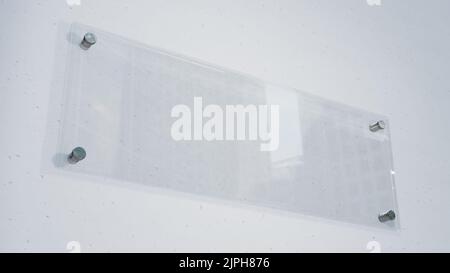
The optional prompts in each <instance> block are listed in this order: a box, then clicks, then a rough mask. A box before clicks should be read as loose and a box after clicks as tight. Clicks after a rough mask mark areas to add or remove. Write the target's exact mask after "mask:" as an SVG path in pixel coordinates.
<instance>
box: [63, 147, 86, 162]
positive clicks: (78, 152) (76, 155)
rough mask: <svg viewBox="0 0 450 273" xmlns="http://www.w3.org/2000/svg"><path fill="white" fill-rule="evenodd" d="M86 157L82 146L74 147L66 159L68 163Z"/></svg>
mask: <svg viewBox="0 0 450 273" xmlns="http://www.w3.org/2000/svg"><path fill="white" fill-rule="evenodd" d="M85 158H86V150H84V149H83V148H82V147H76V148H75V149H73V150H72V152H71V153H70V155H69V157H68V158H67V161H69V163H70V164H75V163H77V162H78V161H81V160H83V159H85Z"/></svg>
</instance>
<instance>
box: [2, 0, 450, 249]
mask: <svg viewBox="0 0 450 273" xmlns="http://www.w3.org/2000/svg"><path fill="white" fill-rule="evenodd" d="M68 1H69V2H71V1H70V0H68ZM72 2H76V0H72ZM449 12H450V2H449V1H447V0H435V1H425V0H423V1H419V0H396V1H394V0H390V1H389V0H382V5H381V6H369V5H368V4H367V3H366V1H365V0H347V1H332V0H329V1H325V0H320V1H317V0H314V1H312V0H310V1H294V0H292V1H286V0H283V1H280V0H270V1H269V0H267V1H261V0H259V1H256V0H251V1H238V0H236V1H225V0H222V1H218V0H217V1H210V0H209V1H206V0H205V1H197V0H196V1H186V0H179V1H163V0H160V1H154V0H153V1H149V0H130V1H124V0H121V1H119V0H117V1H111V0H104V1H100V0H96V1H93V0H81V5H80V6H73V7H70V6H69V5H68V4H67V3H66V1H65V0H58V1H56V0H54V1H29V0H2V1H0V251H62V252H64V251H67V250H66V244H67V242H69V241H72V240H76V241H79V242H80V243H81V247H82V251H151V252H156V251H178V252H182V251H227V252H228V251H276V252H279V251H289V252H290V251H295V252H297V251H358V252H367V251H368V250H367V249H366V245H367V243H368V242H369V241H373V240H376V241H378V242H379V243H380V244H381V250H382V251H386V252H387V251H450V231H449V230H450V213H449V212H448V208H449V207H450V160H449V154H450V144H449V141H450V107H449V104H450V77H449V75H448V74H449V71H450V69H449V68H450V65H449V64H450V53H449V49H450V29H449V28H448V26H449V25H450V18H449V16H448V14H449ZM62 21H65V22H68V23H70V22H73V21H77V22H80V23H84V24H88V25H92V26H95V27H97V28H100V29H104V30H106V31H109V32H113V33H115V34H118V35H122V36H125V37H128V38H130V39H133V40H137V41H140V42H143V43H146V44H149V45H154V46H157V47H161V48H165V49H168V50H170V51H174V52H179V53H181V54H184V55H187V56H192V57H195V58H197V59H203V60H205V61H207V62H210V63H216V64H218V65H220V66H224V67H229V68H232V69H235V70H238V71H243V72H245V73H249V74H253V75H255V76H257V77H259V78H262V79H265V80H267V81H270V82H276V83H281V84H283V85H287V86H292V87H295V88H298V89H302V90H305V91H309V92H311V93H314V94H317V95H320V96H322V97H325V98H330V99H333V100H335V101H339V102H343V103H346V104H348V105H353V106H357V107H359V108H363V109H367V110H369V111H373V112H377V113H381V114H385V115H387V116H389V118H390V123H391V134H392V145H393V154H394V166H395V169H396V185H397V197H398V202H399V206H400V211H399V214H400V215H401V225H402V229H401V231H400V232H399V233H390V232H382V231H377V230H367V229H365V228H361V227H357V226H349V225H340V224H336V223H330V222H327V221H320V220H316V219H309V218H306V217H301V216H298V217H293V216H292V215H282V214H277V213H275V212H267V211H265V210H264V209H254V208H253V209H249V208H245V207H242V206H236V207H235V206H230V205H227V204H222V203H215V202H209V201H199V200H194V199H189V198H181V197H179V196H177V195H171V194H161V193H158V192H152V191H151V190H150V191H145V190H141V189H140V188H133V187H120V186H116V185H113V184H108V183H95V182H93V181H88V180H80V179H77V178H74V177H70V176H63V175H52V174H46V173H44V172H43V170H42V167H41V166H42V162H41V161H42V160H41V159H42V155H43V153H45V150H43V148H44V145H43V143H44V140H45V137H46V136H45V133H46V125H47V111H48V109H49V105H48V104H49V99H50V98H49V95H50V89H51V82H52V80H53V78H52V77H53V69H54V63H55V46H56V45H57V39H61V37H58V36H57V30H58V24H59V23H60V22H62Z"/></svg>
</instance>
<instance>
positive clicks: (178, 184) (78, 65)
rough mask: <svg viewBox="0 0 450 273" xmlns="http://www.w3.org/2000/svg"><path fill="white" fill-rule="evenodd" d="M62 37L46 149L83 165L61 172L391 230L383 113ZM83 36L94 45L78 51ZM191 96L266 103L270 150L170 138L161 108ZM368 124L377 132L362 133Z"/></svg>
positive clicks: (135, 50) (120, 42)
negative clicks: (54, 133) (271, 128)
mask: <svg viewBox="0 0 450 273" xmlns="http://www.w3.org/2000/svg"><path fill="white" fill-rule="evenodd" d="M71 31H72V33H71V35H69V36H70V40H71V46H70V52H69V54H68V58H67V62H66V66H67V69H66V72H65V79H64V81H65V84H64V90H62V92H64V98H63V100H64V101H63V105H64V107H63V111H62V115H63V116H62V117H61V128H60V133H59V143H58V144H57V145H58V151H60V152H61V153H66V154H68V153H70V151H71V150H72V149H73V148H74V147H78V146H81V147H83V148H85V150H86V152H87V157H86V159H84V160H82V161H80V162H78V163H77V164H65V165H63V166H60V168H62V169H63V170H65V171H70V172H78V173H85V174H89V175H95V176H103V177H109V178H113V179H120V180H126V181H129V182H132V183H141V184H145V185H148V186H152V187H163V188H168V189H172V190H176V191H182V192H188V193H194V194H199V195H205V196H208V197H217V198H224V199H227V200H236V201H238V202H243V203H248V204H252V205H258V206H263V207H269V208H272V209H277V210H286V211H291V212H295V213H301V214H305V215H311V216H315V217H321V218H326V219H331V220H337V221H343V222H349V223H355V224H361V225H366V226H372V227H379V228H388V229H396V228H397V227H398V219H396V220H395V221H389V222H386V223H381V222H380V221H379V220H378V215H379V214H380V213H383V212H386V211H388V210H394V211H395V212H397V206H396V200H395V190H394V181H393V167H392V155H391V147H390V138H389V123H388V121H387V119H386V117H384V116H380V115H377V114H372V113H368V112H366V111H362V110H358V109H355V108H352V107H349V106H345V105H342V104H339V103H335V102H332V101H329V100H325V99H322V98H318V97H315V96H313V95H310V94H307V93H304V92H300V91H298V90H293V89H289V88H284V87H278V86H275V85H273V84H267V83H265V82H263V81H261V80H258V79H255V78H253V77H251V76H247V75H243V74H240V73H236V72H233V71H230V70H227V69H223V68H220V67H216V66H212V65H209V64H204V63H202V62H199V61H195V60H192V59H189V58H186V57H182V56H178V55H175V54H172V53H167V52H164V51H161V50H159V49H154V48H150V47H147V46H143V45H141V44H139V43H136V42H132V41H128V40H126V39H123V38H120V37H118V36H115V35H113V34H109V33H106V32H102V31H99V30H96V29H93V28H91V27H87V26H82V25H78V24H76V25H73V26H72V30H71ZM87 32H92V33H95V35H96V37H97V42H96V44H95V45H93V46H92V47H91V48H90V49H88V50H83V49H81V48H80V47H79V43H80V42H81V40H82V37H83V36H84V34H85V33H87ZM195 97H197V98H199V97H201V98H202V104H203V107H205V106H207V105H217V106H219V107H220V108H221V109H226V105H243V106H248V105H257V106H259V105H278V106H279V145H278V149H276V150H273V151H261V144H262V143H265V141H264V140H261V139H257V140H251V139H248V138H247V139H244V140H236V141H229V140H222V141H221V140H212V141H207V140H192V141H189V140H181V141H176V140H174V138H173V137H172V135H171V128H172V126H173V124H174V122H175V121H176V120H177V118H175V117H172V115H171V111H172V109H173V107H174V106H176V105H186V106H188V107H190V109H194V108H195V107H194V98H195ZM192 112H194V110H193V111H192ZM193 119H194V118H193ZM207 120H208V119H207V118H204V119H203V121H200V123H202V122H203V123H205V122H206V121H207ZM379 120H383V121H384V122H385V124H386V128H385V129H384V130H379V131H377V132H372V131H370V130H369V125H370V124H373V123H374V122H376V121H379ZM192 122H193V123H194V121H192ZM192 126H194V125H192ZM249 134H250V133H249ZM266 142H267V141H266Z"/></svg>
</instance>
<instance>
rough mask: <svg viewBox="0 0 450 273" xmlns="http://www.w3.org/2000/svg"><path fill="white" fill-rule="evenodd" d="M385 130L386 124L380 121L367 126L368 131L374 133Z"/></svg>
mask: <svg viewBox="0 0 450 273" xmlns="http://www.w3.org/2000/svg"><path fill="white" fill-rule="evenodd" d="M385 128H386V123H385V122H384V121H382V120H379V121H377V122H375V123H374V124H372V125H370V126H369V129H370V131H372V132H376V131H378V130H383V129H385Z"/></svg>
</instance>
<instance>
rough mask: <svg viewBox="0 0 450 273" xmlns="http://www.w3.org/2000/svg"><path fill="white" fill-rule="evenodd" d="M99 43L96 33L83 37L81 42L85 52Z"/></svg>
mask: <svg viewBox="0 0 450 273" xmlns="http://www.w3.org/2000/svg"><path fill="white" fill-rule="evenodd" d="M96 42H97V37H96V36H95V34H94V33H90V32H88V33H86V34H85V35H84V37H83V41H81V44H80V46H81V48H82V49H84V50H88V49H89V48H90V47H91V46H93V45H94V44H95V43H96Z"/></svg>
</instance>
